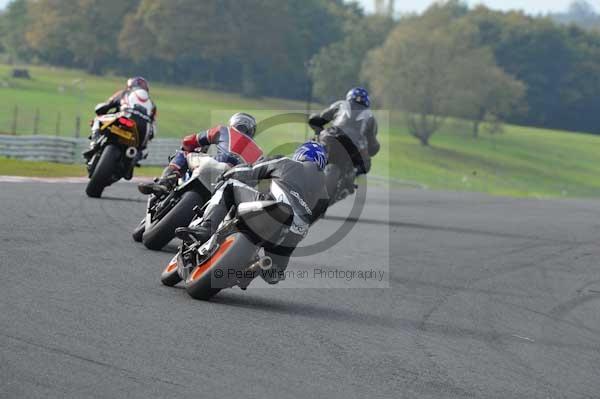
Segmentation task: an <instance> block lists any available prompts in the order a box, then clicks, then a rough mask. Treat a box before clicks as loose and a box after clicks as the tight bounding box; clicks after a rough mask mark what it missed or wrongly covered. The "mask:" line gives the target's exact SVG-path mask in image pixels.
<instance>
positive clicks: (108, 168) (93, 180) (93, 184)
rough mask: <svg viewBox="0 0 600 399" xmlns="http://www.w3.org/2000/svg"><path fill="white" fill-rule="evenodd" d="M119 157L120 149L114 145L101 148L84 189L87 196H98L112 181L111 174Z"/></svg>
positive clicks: (116, 165) (113, 172)
mask: <svg viewBox="0 0 600 399" xmlns="http://www.w3.org/2000/svg"><path fill="white" fill-rule="evenodd" d="M120 158H121V149H120V148H119V147H117V146H116V145H113V144H109V145H107V146H106V147H104V149H103V150H102V154H101V155H100V160H98V163H97V165H96V168H95V169H94V172H93V173H92V176H91V177H90V181H89V182H88V185H87V187H86V189H85V192H86V194H87V195H88V197H91V198H100V197H102V192H103V191H104V189H105V188H106V187H107V186H109V185H110V184H111V183H112V179H113V175H114V174H115V170H116V169H117V167H118V163H119V159H120Z"/></svg>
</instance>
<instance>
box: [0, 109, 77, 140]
mask: <svg viewBox="0 0 600 399" xmlns="http://www.w3.org/2000/svg"><path fill="white" fill-rule="evenodd" d="M2 108H3V109H2V110H1V111H0V134H4V135H13V136H20V135H33V136H37V135H46V136H63V137H73V138H80V137H87V136H88V135H89V133H88V130H89V129H88V126H87V125H86V124H85V123H84V122H83V119H82V117H81V116H79V115H76V116H73V115H72V114H68V115H65V114H63V113H62V112H61V111H56V112H51V111H42V110H40V108H28V107H23V106H19V105H13V106H8V107H2Z"/></svg>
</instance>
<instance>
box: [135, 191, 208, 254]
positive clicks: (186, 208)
mask: <svg viewBox="0 0 600 399" xmlns="http://www.w3.org/2000/svg"><path fill="white" fill-rule="evenodd" d="M201 203H202V196H201V195H200V194H198V193H197V192H195V191H187V192H185V193H183V195H182V196H181V200H180V201H179V202H178V203H177V204H176V205H175V206H174V207H173V209H171V210H170V211H169V213H167V214H166V215H165V216H164V217H163V218H162V219H160V220H157V221H156V222H155V223H152V225H151V226H150V227H149V228H148V229H146V231H145V232H144V236H143V239H142V241H143V243H144V245H145V246H146V248H148V249H151V250H153V251H160V250H161V249H163V247H164V246H165V245H167V244H168V243H169V242H170V241H171V240H172V239H173V238H174V237H175V230H176V229H177V228H178V227H185V226H188V225H189V224H190V223H191V221H192V219H193V218H194V207H195V206H196V205H200V204H201Z"/></svg>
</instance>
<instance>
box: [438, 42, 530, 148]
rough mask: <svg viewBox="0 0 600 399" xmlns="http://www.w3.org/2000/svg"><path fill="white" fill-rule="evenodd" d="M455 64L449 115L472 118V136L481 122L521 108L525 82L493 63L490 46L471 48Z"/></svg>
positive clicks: (501, 116) (496, 121) (504, 115)
mask: <svg viewBox="0 0 600 399" xmlns="http://www.w3.org/2000/svg"><path fill="white" fill-rule="evenodd" d="M468 55H469V56H466V57H464V58H462V59H460V60H458V61H457V63H456V65H455V66H454V68H455V69H454V73H453V74H454V76H455V77H454V79H456V81H455V84H454V90H453V100H452V103H451V106H450V113H451V114H452V115H455V116H458V117H462V118H466V119H469V120H472V121H473V136H474V137H477V136H478V135H479V128H480V125H481V123H482V122H484V121H486V120H492V121H494V122H495V123H496V124H498V123H501V122H502V121H503V120H505V119H506V118H507V117H508V116H509V115H515V114H516V113H517V112H518V111H519V110H521V111H522V110H523V104H522V101H523V98H524V96H525V92H526V88H525V85H524V84H523V83H522V82H520V81H518V80H516V79H515V78H513V77H512V76H510V75H508V74H506V73H505V72H504V71H503V70H502V69H500V68H499V67H498V66H497V65H496V61H495V59H494V56H493V54H492V52H491V51H490V50H489V49H480V50H478V51H473V52H471V53H469V54H468Z"/></svg>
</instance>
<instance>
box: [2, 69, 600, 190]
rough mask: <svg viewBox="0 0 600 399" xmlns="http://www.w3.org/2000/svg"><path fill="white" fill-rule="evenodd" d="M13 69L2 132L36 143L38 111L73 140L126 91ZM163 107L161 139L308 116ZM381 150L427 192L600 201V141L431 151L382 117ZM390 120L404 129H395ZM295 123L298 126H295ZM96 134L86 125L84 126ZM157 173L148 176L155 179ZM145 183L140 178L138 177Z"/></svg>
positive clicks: (292, 138)
mask: <svg viewBox="0 0 600 399" xmlns="http://www.w3.org/2000/svg"><path fill="white" fill-rule="evenodd" d="M11 69H12V68H11V67H9V66H6V65H0V104H1V107H0V132H5V133H9V132H11V130H12V127H13V126H12V125H13V119H14V115H13V114H14V108H15V106H18V108H19V112H18V120H17V122H18V123H17V133H18V134H31V133H32V132H33V127H34V123H33V121H34V115H35V114H36V109H39V115H40V118H39V128H38V131H39V133H40V134H49V135H54V134H55V132H56V130H57V119H58V114H59V113H60V123H59V125H60V126H59V129H58V131H59V134H61V135H68V136H72V135H73V132H74V128H75V118H76V117H77V116H78V115H79V116H81V117H82V120H84V121H88V120H89V119H91V117H92V110H93V107H94V106H95V104H96V103H98V102H100V101H103V100H104V99H105V98H107V97H108V96H109V95H111V94H112V93H113V92H115V91H116V90H118V89H119V88H121V87H122V86H123V82H124V78H122V77H102V78H99V77H95V76H90V75H87V74H85V73H83V72H80V71H75V70H63V69H56V68H44V67H30V68H29V70H30V73H31V76H32V79H31V80H15V79H11V78H9V75H10V71H11ZM152 94H153V97H154V99H155V101H156V103H157V105H158V108H159V136H161V137H181V136H183V135H184V134H186V133H188V132H191V131H195V130H199V129H202V128H205V127H207V126H210V125H212V124H215V123H222V122H225V121H226V119H227V116H228V115H230V113H231V112H233V111H248V112H253V113H255V114H256V115H257V116H258V117H259V119H264V118H266V117H269V116H274V115H277V114H281V113H286V112H302V111H303V110H304V109H305V104H303V103H301V102H293V101H287V100H279V99H261V100H256V99H248V98H242V97H240V96H237V95H234V94H226V93H220V92H214V91H209V90H198V89H188V88H180V87H174V86H165V85H152ZM380 119H381V122H382V123H381V124H382V129H381V132H380V141H381V142H382V147H383V148H384V150H383V151H382V153H381V154H380V155H379V156H378V157H377V158H376V159H375V161H374V170H373V173H374V174H377V175H379V176H384V177H391V178H394V179H398V180H404V181H412V182H418V183H422V184H424V185H427V186H428V187H431V188H437V189H450V190H467V191H480V192H486V193H490V194H495V195H513V196H600V162H599V161H600V137H598V136H592V135H586V134H575V133H564V132H556V131H548V130H540V129H534V128H525V127H518V126H506V127H505V132H504V133H503V134H496V135H488V134H483V135H482V136H481V137H480V138H479V139H473V138H472V137H471V136H470V134H469V131H470V127H469V126H468V125H467V124H465V123H462V122H460V121H458V122H451V123H448V124H447V125H446V126H445V127H444V128H443V129H442V130H441V131H440V132H439V133H437V134H436V135H435V136H434V137H433V139H432V143H431V144H432V146H431V147H430V148H424V147H422V146H420V145H419V144H418V143H417V142H416V141H415V140H414V139H413V138H412V137H410V136H409V135H408V134H407V133H406V130H405V128H404V127H403V125H402V123H400V122H398V119H399V116H398V115H396V114H394V113H392V114H391V118H388V117H387V116H386V114H385V113H383V114H382V116H381V118H380ZM386 119H391V120H392V121H396V122H395V123H392V124H391V126H389V125H390V124H389V123H386ZM286 120H289V118H288V119H286ZM82 135H83V136H86V135H87V126H85V127H82ZM306 137H308V130H307V129H306V127H305V126H304V125H303V124H301V123H286V124H283V125H278V126H276V127H273V128H270V129H267V130H265V131H264V132H263V133H261V134H260V135H259V137H258V141H259V142H260V144H261V145H262V146H263V147H264V148H265V149H267V150H273V149H274V148H281V146H284V148H285V149H289V148H291V147H293V144H290V143H298V142H301V141H303V140H304V139H305V138H306ZM156 171H157V169H155V168H150V169H148V168H147V169H145V170H144V171H143V172H142V171H140V173H143V174H147V175H153V174H155V173H156ZM6 174H10V175H13V174H20V175H29V176H31V175H38V176H58V175H75V176H77V175H82V174H83V169H82V167H79V166H62V165H59V166H57V165H52V164H37V163H21V162H17V161H14V160H10V161H9V160H1V159H0V175H6ZM138 175H139V173H138Z"/></svg>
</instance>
